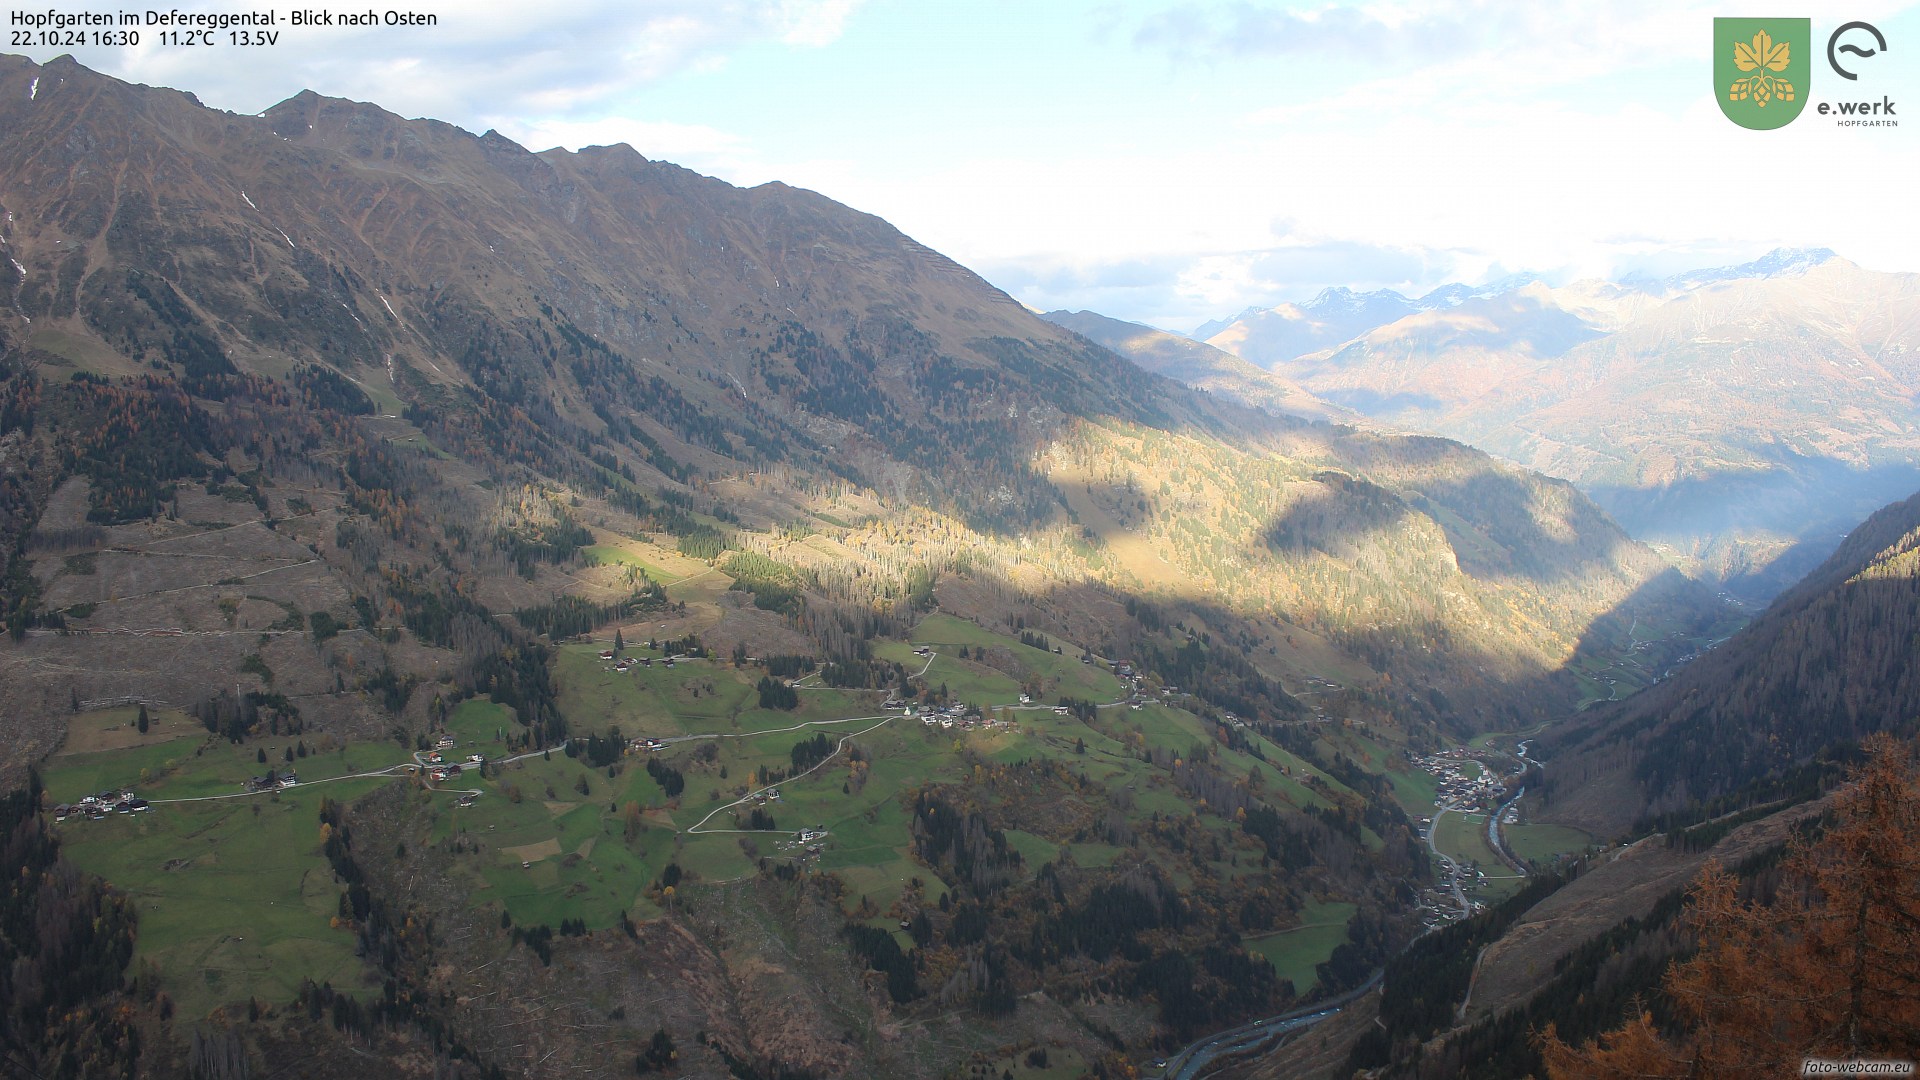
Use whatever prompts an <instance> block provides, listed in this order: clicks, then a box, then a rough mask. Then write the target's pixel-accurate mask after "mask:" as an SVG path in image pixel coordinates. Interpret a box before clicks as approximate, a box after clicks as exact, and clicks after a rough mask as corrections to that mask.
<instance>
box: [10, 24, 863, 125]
mask: <svg viewBox="0 0 1920 1080" xmlns="http://www.w3.org/2000/svg"><path fill="white" fill-rule="evenodd" d="M860 2H861V0H734V2H729V3H713V2H711V0H648V2H646V3H644V4H634V3H632V2H631V0H576V2H569V3H565V4H547V5H541V6H538V7H535V8H529V7H528V6H527V5H525V4H524V3H519V2H511V3H509V2H506V0H472V2H468V3H463V4H460V5H457V6H456V5H450V6H446V7H443V8H441V9H440V10H439V11H437V12H436V14H437V15H438V17H439V24H438V25H436V26H431V27H390V26H375V27H366V28H357V27H338V26H335V27H292V26H289V25H288V19H287V16H286V15H285V14H284V13H285V12H286V11H288V10H290V9H287V8H278V9H277V10H280V11H281V12H282V13H283V14H282V16H281V29H280V30H279V33H280V35H281V39H280V41H279V42H278V43H277V44H276V45H274V46H270V47H267V48H262V49H253V50H247V49H240V48H235V47H232V46H228V45H225V44H221V45H218V46H215V47H214V48H215V50H217V53H218V63H209V57H210V56H211V55H213V54H212V53H209V52H203V51H202V50H201V49H197V48H176V49H164V48H140V49H105V48H102V49H97V50H92V49H75V50H73V52H74V53H75V57H76V59H78V60H79V61H80V62H81V63H83V64H86V65H88V66H89V67H93V68H96V69H98V70H101V71H104V72H106V73H108V74H111V75H115V76H117V77H120V78H126V79H132V80H135V81H139V82H147V83H153V84H157V85H167V86H189V87H192V88H193V90H194V92H195V93H196V94H197V95H198V96H199V97H200V98H201V100H203V101H205V102H207V103H208V104H210V105H214V106H217V107H220V108H226V109H233V110H237V111H245V112H254V111H258V110H261V109H264V108H266V107H268V106H270V105H272V104H274V103H276V102H278V101H281V100H283V99H285V98H287V97H290V96H291V95H293V94H294V93H297V92H299V91H300V90H303V89H311V90H314V91H316V92H318V93H321V94H326V95H329V96H338V97H349V98H354V99H357V100H364V101H374V102H378V103H379V104H381V105H382V106H384V107H386V108H388V109H390V110H392V111H394V112H397V113H401V114H403V115H406V116H432V117H435V118H438V119H444V120H447V121H449V122H451V123H455V124H460V125H462V126H466V127H471V128H474V129H475V130H478V129H480V128H483V127H494V126H499V125H498V124H497V123H496V121H499V120H501V119H503V118H515V117H518V118H526V117H555V118H559V119H563V120H564V119H577V118H585V117H589V116H592V115H594V114H596V113H600V112H604V111H607V110H609V109H610V108H611V107H612V106H613V105H614V104H616V103H617V102H618V101H619V100H620V99H621V98H622V97H624V96H625V95H627V94H629V93H631V92H632V91H634V90H635V89H637V88H641V87H645V86H647V85H650V84H653V83H656V82H658V81H660V80H662V79H664V78H667V77H668V76H671V75H674V74H677V73H680V72H684V71H690V70H701V69H709V70H710V69H714V68H717V67H721V66H724V65H725V63H726V61H727V58H728V57H729V55H731V54H732V53H733V52H735V51H737V50H738V49H739V48H740V47H742V46H744V45H747V44H750V43H752V42H755V41H778V42H781V43H784V44H786V45H789V46H793V47H800V48H810V47H818V46H821V45H826V44H829V43H831V42H832V41H834V40H835V39H837V38H838V37H839V35H840V34H841V32H842V30H843V28H844V26H845V23H846V21H847V19H848V17H849V16H850V15H851V14H852V13H853V12H854V11H855V10H856V9H857V7H858V6H859V4H860ZM178 7H179V9H180V10H182V11H189V12H232V11H241V10H257V9H259V7H260V6H259V5H253V4H247V3H245V2H244V0H221V2H211V3H210V2H200V3H192V2H189V3H182V4H180V5H178ZM47 58H48V57H42V56H36V59H41V60H44V59H47Z"/></svg>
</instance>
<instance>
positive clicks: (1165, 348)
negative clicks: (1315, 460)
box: [1040, 311, 1360, 422]
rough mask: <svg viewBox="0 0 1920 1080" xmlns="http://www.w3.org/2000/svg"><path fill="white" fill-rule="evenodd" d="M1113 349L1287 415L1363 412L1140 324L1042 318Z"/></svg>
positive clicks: (1093, 317) (1085, 315) (1087, 316)
mask: <svg viewBox="0 0 1920 1080" xmlns="http://www.w3.org/2000/svg"><path fill="white" fill-rule="evenodd" d="M1040 317H1041V318H1043V319H1045V320H1047V321H1048V322H1050V323H1053V324H1054V325H1056V326H1064V327H1066V328H1067V329H1069V330H1071V331H1073V332H1074V333H1076V334H1079V335H1080V336H1081V337H1084V338H1086V339H1087V340H1089V341H1092V342H1094V343H1095V344H1097V345H1100V346H1102V347H1103V348H1106V349H1110V350H1112V351H1113V352H1115V353H1118V354H1119V355H1121V356H1124V357H1126V358H1127V359H1129V360H1131V361H1133V362H1134V363H1136V364H1138V365H1140V366H1141V367H1143V368H1145V369H1146V370H1148V371H1151V372H1153V373H1154V374H1156V375H1165V376H1166V377H1167V378H1169V379H1173V380H1175V381H1178V382H1182V383H1185V384H1186V385H1188V386H1191V387H1193V388H1195V389H1197V390H1205V391H1206V392H1208V393H1210V394H1218V395H1220V396H1222V397H1225V398H1229V399H1231V400H1234V401H1238V402H1241V403H1242V404H1245V405H1250V406H1252V407H1253V408H1256V409H1264V410H1266V411H1268V412H1272V413H1279V414H1282V415H1287V416H1303V417H1307V418H1309V419H1314V420H1327V421H1332V422H1342V421H1353V420H1357V419H1359V418H1360V417H1359V414H1358V413H1355V412H1351V411H1349V410H1347V409H1342V408H1340V407H1338V406H1335V405H1331V404H1329V403H1327V402H1325V401H1322V400H1320V399H1319V398H1316V397H1314V396H1313V395H1312V394H1309V393H1307V392H1306V391H1305V390H1302V389H1301V388H1300V387H1298V386H1296V385H1294V384H1293V383H1291V382H1288V381H1287V380H1285V379H1283V378H1280V377H1279V376H1277V375H1274V374H1272V373H1271V372H1268V371H1265V370H1262V369H1261V368H1257V367H1255V366H1253V365H1252V364H1249V363H1247V362H1246V361H1245V360H1242V359H1240V358H1239V357H1237V356H1235V355H1233V354H1232V353H1227V352H1222V351H1221V350H1219V349H1216V348H1214V347H1213V346H1211V345H1207V344H1204V343H1202V342H1198V341H1195V340H1193V339H1192V338H1186V337H1181V336H1180V335H1178V334H1169V333H1167V332H1166V331H1164V330H1156V329H1154V328H1153V327H1151V326H1144V325H1142V324H1140V323H1130V322H1122V321H1121V320H1119V319H1109V318H1107V317H1106V316H1105V315H1101V314H1099V313H1097V312H1092V311H1049V312H1047V313H1046V314H1044V315H1042V316H1040Z"/></svg>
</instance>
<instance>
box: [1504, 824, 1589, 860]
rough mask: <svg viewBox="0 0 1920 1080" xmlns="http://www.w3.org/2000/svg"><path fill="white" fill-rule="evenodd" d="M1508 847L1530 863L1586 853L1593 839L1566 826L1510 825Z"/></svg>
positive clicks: (1508, 828) (1507, 831)
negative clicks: (1556, 856) (1559, 856)
mask: <svg viewBox="0 0 1920 1080" xmlns="http://www.w3.org/2000/svg"><path fill="white" fill-rule="evenodd" d="M1506 837H1507V846H1508V847H1510V848H1512V849H1513V853H1514V854H1515V855H1518V856H1520V857H1521V858H1522V859H1527V860H1529V861H1533V860H1540V859H1551V858H1553V857H1554V856H1555V855H1572V854H1577V853H1579V852H1581V851H1585V850H1586V848H1587V845H1588V844H1591V843H1593V837H1591V836H1588V835H1587V834H1586V833H1584V832H1581V831H1580V830H1579V829H1575V828H1572V827H1570V826H1566V825H1508V826H1507V827H1506Z"/></svg>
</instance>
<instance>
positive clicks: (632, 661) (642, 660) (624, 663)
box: [600, 649, 673, 672]
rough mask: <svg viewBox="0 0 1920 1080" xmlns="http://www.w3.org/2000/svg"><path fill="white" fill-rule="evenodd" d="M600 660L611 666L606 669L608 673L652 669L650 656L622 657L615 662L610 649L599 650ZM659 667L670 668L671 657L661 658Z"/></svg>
mask: <svg viewBox="0 0 1920 1080" xmlns="http://www.w3.org/2000/svg"><path fill="white" fill-rule="evenodd" d="M600 659H602V660H604V661H606V662H607V663H608V664H610V665H612V666H611V667H609V668H608V669H607V670H609V671H621V672H625V671H632V670H633V669H634V668H635V667H652V666H653V657H651V656H623V657H621V658H619V659H618V660H616V659H614V657H613V650H612V649H601V650H600ZM660 666H661V667H672V666H673V657H671V656H663V657H661V658H660Z"/></svg>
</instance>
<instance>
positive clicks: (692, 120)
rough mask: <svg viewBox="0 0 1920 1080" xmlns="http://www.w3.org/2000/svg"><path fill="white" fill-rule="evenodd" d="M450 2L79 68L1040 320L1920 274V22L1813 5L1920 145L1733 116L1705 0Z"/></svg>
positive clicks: (1893, 6)
mask: <svg viewBox="0 0 1920 1080" xmlns="http://www.w3.org/2000/svg"><path fill="white" fill-rule="evenodd" d="M53 6H54V7H55V8H56V9H57V10H90V9H89V8H87V7H86V6H84V5H74V6H71V7H68V6H67V5H63V4H61V3H60V2H59V0H56V2H55V4H54V5H53ZM180 7H181V8H182V9H183V10H204V11H220V10H246V9H247V5H244V4H234V3H198V4H196V3H185V4H181V5H180ZM1777 8H1778V5H1774V4H1769V5H1765V10H1766V11H1772V12H1775V13H1777V14H1794V12H1791V11H1784V10H1776V9H1777ZM334 10H338V11H350V10H364V7H363V6H361V5H335V6H334ZM383 10H384V9H383ZM415 10H421V11H435V13H436V14H438V15H439V16H440V25H438V26H436V27H432V28H426V29H399V28H387V27H379V28H374V29H370V30H365V31H359V30H342V29H338V28H335V29H319V28H316V29H298V30H293V29H286V30H283V31H282V34H283V40H282V41H281V42H280V43H279V44H277V45H275V46H272V47H270V48H268V49H263V50H256V51H253V52H251V53H248V52H245V51H243V50H236V49H233V48H231V47H227V46H218V47H216V48H215V49H213V50H173V51H168V50H163V49H157V48H142V49H133V50H126V49H74V50H71V51H73V52H74V53H75V55H76V56H77V57H78V58H79V59H80V60H81V62H83V63H86V64H88V65H90V66H93V67H96V68H99V69H101V70H105V71H108V72H110V73H112V74H115V75H119V76H121V77H125V78H131V79H135V80H137V81H142V82H149V83H155V84H160V85H169V86H176V87H179V88H181V89H184V90H190V91H193V92H194V93H196V94H198V95H199V96H200V98H201V99H202V100H203V101H206V102H207V103H208V104H211V105H216V106H220V107H223V108H229V109H233V110H236V111H242V112H256V111H259V110H260V109H263V108H265V107H267V106H268V105H271V104H273V103H274V102H277V101H279V100H281V99H283V98H285V97H288V96H290V95H291V94H293V93H295V92H297V91H299V90H301V89H307V88H310V89H313V90H316V91H319V92H321V93H324V94H330V95H337V96H342V97H351V98H357V99H361V100H371V101H376V102H379V103H380V104H382V105H385V106H386V107H388V108H390V109H392V110H394V111H396V112H399V113H403V114H405V115H409V116H418V115H426V116H434V117H437V118H440V119H444V120H447V121H450V122H452V123H456V124H459V125H461V126H463V127H466V128H469V129H471V130H473V131H476V132H477V131H483V130H485V129H487V128H497V129H498V130H499V131H501V132H502V133H503V134H505V135H507V136H509V137H511V138H514V139H516V140H518V141H520V142H522V143H525V144H526V145H528V146H530V147H532V148H534V149H544V148H546V147H548V146H553V145H564V146H568V147H575V148H577V147H579V146H582V145H588V144H593V143H606V142H629V143H632V144H633V145H634V147H635V148H636V149H638V150H639V151H640V152H641V153H643V154H645V155H647V156H649V157H655V158H664V159H666V160H670V161H675V162H678V163H680V164H682V165H686V166H688V167H690V168H693V169H697V170H699V171H701V172H705V173H708V174H711V175H715V176H718V177H721V178H722V179H725V180H728V181H730V182H733V183H738V184H757V183H763V182H766V181H769V180H776V179H777V180H783V181H786V182H788V183H792V184H796V185H799V186H802V187H809V188H813V189H815V190H817V191H820V192H822V193H824V194H826V195H828V196H831V197H833V198H835V199H838V200H840V201H842V202H844V203H847V204H848V205H851V206H854V207H857V208H859V209H861V210H866V211H869V212H872V213H876V214H879V215H881V216H882V217H885V218H887V219H888V220H890V221H892V222H893V223H894V224H895V225H897V226H899V227H900V228H901V229H903V230H904V231H906V232H907V233H909V234H911V235H913V236H914V237H916V238H917V239H919V240H921V241H923V242H925V243H927V244H929V245H931V246H933V247H935V248H938V249H940V250H942V251H945V252H946V253H948V254H950V255H952V256H954V257H955V258H957V259H959V260H960V261H962V262H964V263H966V264H968V265H969V266H972V267H974V268H975V269H976V270H979V271H980V272H981V273H982V274H984V275H985V276H986V277H987V278H988V279H989V280H992V281H993V282H994V283H996V284H998V285H1000V286H1001V287H1003V288H1005V289H1007V290H1008V291H1009V292H1011V293H1012V294H1013V295H1014V296H1016V297H1018V298H1019V299H1021V300H1023V301H1025V302H1027V303H1029V304H1032V305H1033V306H1035V307H1039V308H1042V309H1047V308H1054V307H1070V308H1092V309H1094V310H1098V311H1102V312H1105V313H1107V314H1111V315H1116V316H1119V317H1123V318H1129V319H1135V320H1138V321H1143V322H1149V323H1153V324H1155V325H1160V326H1165V327H1168V328H1170V329H1176V330H1187V329H1191V328H1192V327H1194V326H1196V325H1198V324H1199V323H1201V322H1202V321H1205V320H1207V319H1210V318H1215V317H1219V316H1222V315H1229V314H1232V313H1234V312H1237V311H1239V310H1241V309H1243V308H1245V307H1248V306H1252V305H1262V306H1265V305H1271V304H1274V303H1277V302H1280V301H1283V300H1298V299H1303V298H1305V297H1308V296H1311V295H1312V294H1313V293H1315V292H1317V291H1318V290H1319V289H1320V288H1322V287H1324V286H1327V285H1350V286H1355V287H1362V288H1375V287H1391V288H1397V289H1400V290H1402V291H1408V292H1418V291H1423V290H1425V289H1427V288H1430V287H1432V286H1434V285H1437V284H1440V283H1442V282H1445V281H1448V280H1465V281H1469V282H1475V281H1481V280H1486V279H1488V278H1492V277H1497V276H1500V275H1503V274H1506V273H1511V272H1514V271H1520V270H1532V271H1537V272H1541V273H1545V274H1547V275H1548V276H1549V277H1550V278H1552V279H1557V280H1569V279H1572V278H1576V277H1584V276H1596V275H1619V274H1623V273H1628V272H1635V271H1639V272H1670V271H1677V270H1680V269H1687V268H1692V267H1696V266H1703V265H1715V264H1721V263H1727V262H1738V261H1743V260H1746V259H1749V258H1752V257H1754V256H1756V255H1759V254H1761V253H1762V252H1764V251H1766V250H1767V249H1768V248H1770V247H1773V246H1777V245H1797V246H1826V247H1832V248H1834V249H1835V250H1837V251H1839V252H1840V253H1841V254H1842V255H1843V256H1846V257H1848V258H1851V259H1853V260H1854V261H1856V262H1859V263H1861V264H1863V265H1866V266H1869V267H1873V268H1875V269H1884V270H1920V215H1916V214H1914V213H1913V212H1912V209H1911V206H1912V201H1911V196H1910V195H1908V194H1907V188H1908V187H1909V186H1910V185H1911V183H1912V177H1913V176H1914V175H1916V174H1920V169H1916V166H1920V141H1916V140H1920V92H1917V91H1920V15H1917V14H1916V11H1915V9H1914V7H1913V6H1912V5H1910V4H1906V3H1895V2H1881V3H1861V4H1857V5H1854V4H1848V5H1844V10H1843V6H1842V5H1833V4H1823V5H1822V6H1821V10H1820V11H1819V12H1812V11H1809V12H1806V14H1811V15H1813V17H1814V34H1815V52H1816V59H1815V65H1814V66H1815V72H1814V85H1813V87H1812V94H1811V98H1812V100H1813V101H1814V102H1818V101H1820V100H1825V99H1828V98H1831V97H1833V96H1835V93H1836V92H1837V90H1838V88H1839V87H1840V86H1841V85H1842V83H1841V80H1840V79H1839V78H1838V77H1837V76H1834V75H1833V73H1832V72H1831V71H1830V70H1828V69H1827V67H1826V65H1825V63H1824V45H1825V40H1826V35H1827V34H1828V33H1829V32H1830V31H1831V30H1832V28H1833V27H1834V26H1835V25H1837V24H1838V23H1840V22H1842V21H1845V20H1849V19H1864V20H1868V21H1871V22H1873V23H1875V24H1876V25H1877V26H1879V27H1880V28H1881V30H1882V31H1883V32H1884V33H1885V34H1886V36H1887V38H1888V46H1889V48H1888V51H1887V52H1886V53H1885V54H1883V55H1881V56H1880V57H1878V58H1876V59H1877V61H1878V63H1873V64H1872V66H1871V67H1868V66H1866V65H1865V64H1863V65H1862V66H1863V70H1862V79H1861V80H1860V82H1858V83H1857V84H1852V85H1849V86H1848V91H1849V93H1850V95H1853V96H1870V97H1872V98H1874V99H1876V100H1877V99H1879V98H1880V97H1881V96H1883V95H1885V96H1889V97H1891V98H1892V99H1893V100H1894V101H1895V102H1896V104H1899V105H1904V103H1905V102H1909V101H1910V102H1911V103H1912V104H1911V106H1910V109H1911V111H1912V116H1911V117H1910V118H1909V117H1908V116H1906V115H1904V111H1903V114H1902V115H1900V117H1899V119H1900V120H1901V123H1902V126H1900V127H1896V128H1875V129H1843V128H1839V127H1837V126H1836V125H1834V124H1833V123H1832V122H1831V121H1830V120H1825V119H1822V118H1820V117H1818V116H1816V115H1814V114H1813V113H1812V111H1811V109H1810V110H1809V111H1808V112H1807V113H1806V114H1803V115H1802V116H1801V118H1800V119H1799V120H1797V121H1796V122H1795V123H1794V124H1793V125H1791V126H1789V127H1787V128H1784V129H1781V130H1780V131H1776V132H1748V131H1744V130H1742V129H1739V128H1736V127H1734V126H1733V125H1732V124H1730V123H1728V122H1727V121H1726V120H1724V119H1723V118H1722V117H1721V116H1720V115H1719V112H1718V109H1717V107H1716V106H1715V104H1714V103H1713V101H1712V99H1711V90H1710V82H1711V61H1710V40H1711V38H1710V32H1711V23H1712V18H1713V16H1714V15H1740V14H1752V13H1753V12H1752V10H1750V9H1746V8H1734V9H1728V8H1725V7H1715V6H1709V5H1701V4H1695V3H1689V2H1685V0H1681V2H1638V0H1625V2H1618V3H1610V4H1606V5H1593V4H1573V3H1550V2H1549V3H1538V4H1519V3H1499V4H1491V3H1470V2H1435V3H1425V4H1413V3H1359V4H1326V3H1258V2H1253V0H1246V2H1233V3H1193V2H1187V0H1138V2H1109V0H1091V2H1078V0H1064V2H1032V0H1029V2H1026V3H1010V2H1002V0H975V2H972V3H953V2H945V0H768V2H753V0H730V2H727V0H722V2H712V0H708V2H692V0H642V2H640V3H612V2H598V0H588V2H580V3H568V4H564V5H552V6H551V8H550V9H541V8H530V7H528V6H526V5H522V4H513V5H507V4H488V3H478V4H462V5H459V7H458V9H457V10H455V9H454V8H453V7H452V6H451V5H449V6H448V7H446V8H440V9H436V8H434V7H431V6H428V5H426V4H422V5H420V6H418V7H416V8H415ZM57 51H60V50H53V49H46V50H28V52H29V54H30V55H33V56H35V58H36V59H42V60H44V59H47V58H49V57H50V56H51V55H53V54H54V53H55V52H57Z"/></svg>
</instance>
